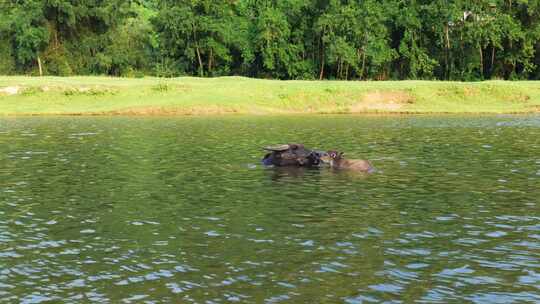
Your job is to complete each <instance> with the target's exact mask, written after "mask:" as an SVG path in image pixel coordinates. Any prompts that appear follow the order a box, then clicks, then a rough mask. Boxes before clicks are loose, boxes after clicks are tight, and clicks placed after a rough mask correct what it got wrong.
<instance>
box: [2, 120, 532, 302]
mask: <svg viewBox="0 0 540 304" xmlns="http://www.w3.org/2000/svg"><path fill="white" fill-rule="evenodd" d="M281 142H303V143H305V144H306V145H307V146H309V147H313V148H320V149H325V148H327V149H330V148H338V149H340V150H343V151H345V152H346V155H348V156H349V157H351V158H354V157H356V158H367V159H370V160H371V161H372V163H373V164H374V165H375V167H377V168H378V172H377V173H375V174H372V175H370V176H359V175H354V174H350V173H347V172H334V171H332V170H329V169H327V168H323V169H311V170H277V169H267V168H262V167H261V166H260V165H259V158H260V157H261V156H262V153H263V152H262V150H261V149H260V147H261V146H264V145H268V144H274V143H281ZM539 205H540V117H539V116H487V117H484V116H483V117H453V116H450V117H448V116H437V117H429V116H427V117H424V116H407V117H397V116H396V117H363V116H356V117H353V116H339V117H332V116H331V117H280V118H276V117H227V118H211V117H206V118H165V117H161V118H122V117H115V118H110V117H109V118H105V117H104V118H1V119H0V303H18V302H20V303H38V302H44V301H48V300H52V301H56V302H58V301H61V302H91V301H92V302H99V303H107V302H110V303H122V302H123V303H170V302H175V303H184V302H185V303H189V302H192V303H229V302H244V303H280V302H282V303H343V302H345V303H371V302H374V303H376V302H383V301H388V302H398V301H403V302H420V303H447V302H475V303H527V302H530V303H538V302H540V206H539Z"/></svg>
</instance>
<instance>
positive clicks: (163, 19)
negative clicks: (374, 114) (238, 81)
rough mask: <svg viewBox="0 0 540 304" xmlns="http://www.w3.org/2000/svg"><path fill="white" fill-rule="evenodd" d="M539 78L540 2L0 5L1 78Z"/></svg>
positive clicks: (200, 0) (125, 0)
mask: <svg viewBox="0 0 540 304" xmlns="http://www.w3.org/2000/svg"><path fill="white" fill-rule="evenodd" d="M38 59H39V61H41V63H42V68H43V72H44V74H46V75H62V76H67V75H78V74H105V75H115V76H127V77H141V76H142V75H144V74H146V75H148V74H150V75H156V76H162V77H173V76H181V75H197V76H208V77H212V76H222V75H245V76H251V77H260V78H277V79H318V78H321V79H362V80H363V79H376V80H382V79H447V80H484V79H540V0H528V1H520V0H516V1H508V0H478V1H464V0H430V1H428V0H399V1H398V0H236V1H230V0H136V1H131V0H92V1H77V0H55V1H46V0H3V1H0V73H2V74H13V73H31V74H36V73H37V71H38Z"/></svg>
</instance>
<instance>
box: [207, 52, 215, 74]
mask: <svg viewBox="0 0 540 304" xmlns="http://www.w3.org/2000/svg"><path fill="white" fill-rule="evenodd" d="M213 57H214V52H213V50H212V49H210V55H209V56H208V76H212V61H213V60H214V58H213Z"/></svg>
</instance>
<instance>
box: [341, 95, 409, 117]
mask: <svg viewBox="0 0 540 304" xmlns="http://www.w3.org/2000/svg"><path fill="white" fill-rule="evenodd" d="M413 103H414V96H412V95H411V94H409V93H408V92H404V91H393V92H380V91H375V92H370V93H367V94H366V95H364V97H363V98H362V100H361V101H360V102H358V103H356V104H354V105H353V106H352V107H351V108H350V111H351V113H359V112H366V111H397V110H400V109H401V108H403V107H404V106H406V105H408V104H413Z"/></svg>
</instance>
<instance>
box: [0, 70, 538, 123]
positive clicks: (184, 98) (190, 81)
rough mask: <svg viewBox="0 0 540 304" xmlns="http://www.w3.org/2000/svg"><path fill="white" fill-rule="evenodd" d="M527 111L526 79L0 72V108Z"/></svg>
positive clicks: (530, 96)
mask: <svg viewBox="0 0 540 304" xmlns="http://www.w3.org/2000/svg"><path fill="white" fill-rule="evenodd" d="M14 87H16V89H17V90H18V92H17V94H11V95H10V94H8V93H7V91H6V90H5V89H6V88H11V89H13V88H14ZM532 112H540V82H534V81H519V82H509V81H486V82H474V83H463V82H442V81H384V82H370V81H369V82H357V81H277V80H262V79H250V78H243V77H221V78H193V77H182V78H174V79H162V78H142V79H128V78H111V77H65V78H64V77H25V76H0V115H114V114H121V115H124V114H125V115H129V114H132V115H204V114H225V113H239V114H287V113H319V114H324V113H532Z"/></svg>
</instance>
